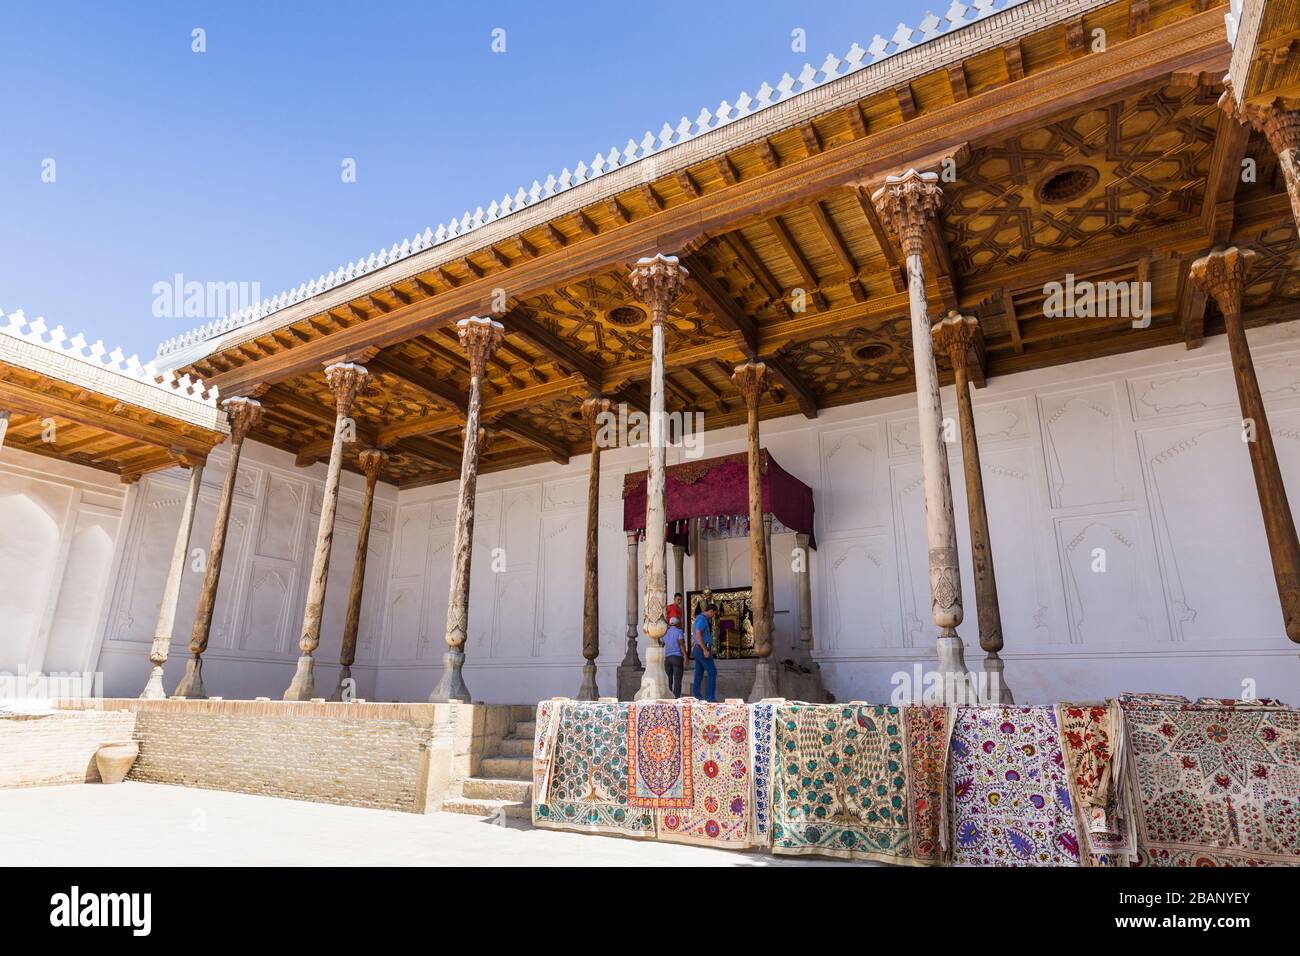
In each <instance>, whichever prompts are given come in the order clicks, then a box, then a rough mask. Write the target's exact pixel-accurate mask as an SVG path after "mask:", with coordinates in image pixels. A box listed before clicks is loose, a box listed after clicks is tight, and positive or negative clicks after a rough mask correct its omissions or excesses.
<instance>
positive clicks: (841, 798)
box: [772, 703, 916, 863]
mask: <svg viewBox="0 0 1300 956" xmlns="http://www.w3.org/2000/svg"><path fill="white" fill-rule="evenodd" d="M774 723H775V732H774V734H773V746H774V749H775V754H774V758H773V759H774V767H775V770H774V773H773V781H772V849H773V851H774V852H776V853H781V854H791V855H802V854H822V855H825V856H834V857H842V858H849V859H865V860H884V861H888V862H894V863H913V862H916V861H914V860H913V854H912V846H911V835H910V832H909V828H908V816H907V814H908V808H907V769H906V766H905V763H906V759H907V756H906V755H907V736H906V734H905V732H904V728H903V714H902V711H901V709H900V708H898V707H888V706H884V705H870V704H859V703H853V704H792V703H786V704H779V705H777V708H776V719H775V722H774Z"/></svg>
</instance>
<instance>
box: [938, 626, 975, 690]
mask: <svg viewBox="0 0 1300 956" xmlns="http://www.w3.org/2000/svg"><path fill="white" fill-rule="evenodd" d="M935 649H936V651H937V653H938V656H939V673H940V674H942V675H943V700H944V703H947V704H974V703H977V701H974V700H970V699H969V698H970V696H971V695H970V693H969V692H968V691H969V688H970V671H968V670H967V669H966V647H965V645H964V644H962V642H961V638H960V637H958V636H957V635H956V634H941V635H939V638H938V640H937V641H936V646H935Z"/></svg>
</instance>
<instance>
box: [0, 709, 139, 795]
mask: <svg viewBox="0 0 1300 956" xmlns="http://www.w3.org/2000/svg"><path fill="white" fill-rule="evenodd" d="M134 728H135V714H133V713H131V712H130V711H127V710H113V711H102V710H89V709H88V710H75V711H69V710H61V711H57V712H56V713H53V714H49V715H47V716H43V717H28V716H15V717H0V788H5V787H47V786H50V785H52V784H63V783H85V782H88V781H98V780H99V771H98V770H97V769H96V767H95V751H96V750H98V749H99V748H100V747H101V746H102V745H103V744H106V743H113V742H115V741H121V740H130V739H131V737H132V732H133V730H134Z"/></svg>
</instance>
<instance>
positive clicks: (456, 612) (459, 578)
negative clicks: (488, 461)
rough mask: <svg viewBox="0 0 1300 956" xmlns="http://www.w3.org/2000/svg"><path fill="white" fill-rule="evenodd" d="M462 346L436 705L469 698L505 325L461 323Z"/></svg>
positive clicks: (480, 321) (478, 320) (470, 320)
mask: <svg viewBox="0 0 1300 956" xmlns="http://www.w3.org/2000/svg"><path fill="white" fill-rule="evenodd" d="M456 331H457V332H458V333H459V335H460V344H461V346H462V347H463V348H464V349H465V352H466V354H467V355H468V356H469V403H468V406H467V408H466V411H465V450H464V453H463V454H462V455H461V459H460V494H459V496H458V497H457V499H456V529H455V532H454V534H453V537H452V554H451V589H450V592H449V594H448V595H447V653H446V654H444V655H443V658H442V677H441V679H439V681H438V686H437V687H435V688H434V689H433V693H432V694H430V695H429V700H430V701H432V702H434V703H447V702H449V701H453V700H459V701H464V702H466V703H468V702H469V699H470V697H469V688H468V687H466V686H465V677H464V675H463V673H462V668H463V667H464V665H465V639H466V636H467V635H468V633H469V571H470V557H471V555H472V552H473V548H474V495H475V491H476V488H477V485H478V456H479V451H480V448H481V446H482V444H483V442H484V440H485V439H486V437H487V435H486V433H485V432H484V431H483V429H481V428H480V427H479V417H480V414H481V412H482V408H483V372H484V371H485V370H486V369H487V363H488V360H489V359H491V358H492V355H493V354H494V353H495V352H496V350H497V348H498V347H499V346H500V345H501V339H502V338H504V336H505V326H503V325H502V324H501V323H500V322H494V321H493V320H492V319H487V318H478V317H472V318H468V319H461V320H460V321H459V322H457V323H456Z"/></svg>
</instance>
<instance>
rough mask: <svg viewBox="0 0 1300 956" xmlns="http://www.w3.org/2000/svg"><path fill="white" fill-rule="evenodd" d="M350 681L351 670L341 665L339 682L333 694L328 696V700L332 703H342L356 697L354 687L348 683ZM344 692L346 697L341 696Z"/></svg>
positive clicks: (345, 665)
mask: <svg viewBox="0 0 1300 956" xmlns="http://www.w3.org/2000/svg"><path fill="white" fill-rule="evenodd" d="M351 680H352V668H351V667H349V666H348V665H347V664H343V665H342V666H341V668H340V670H339V682H338V684H337V685H336V686H335V688H334V693H332V694H330V696H329V699H330V700H331V701H332V702H334V703H342V702H343V701H344V700H351V699H352V698H354V697H356V696H357V695H356V686H355V685H354V684H351V683H349V681H351ZM344 691H346V692H347V695H348V696H347V697H344V696H343V693H344Z"/></svg>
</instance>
